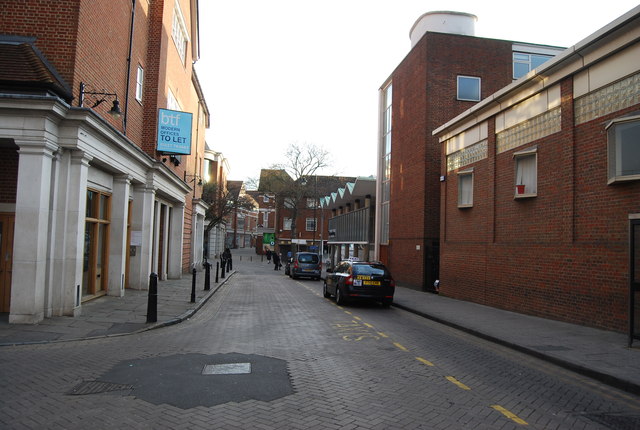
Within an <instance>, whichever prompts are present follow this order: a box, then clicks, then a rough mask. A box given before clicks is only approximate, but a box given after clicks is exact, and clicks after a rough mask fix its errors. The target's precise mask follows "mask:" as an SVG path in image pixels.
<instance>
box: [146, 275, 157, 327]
mask: <svg viewBox="0 0 640 430" xmlns="http://www.w3.org/2000/svg"><path fill="white" fill-rule="evenodd" d="M156 321H158V275H156V274H155V273H152V274H151V275H149V299H148V301H147V322H148V323H150V322H156Z"/></svg>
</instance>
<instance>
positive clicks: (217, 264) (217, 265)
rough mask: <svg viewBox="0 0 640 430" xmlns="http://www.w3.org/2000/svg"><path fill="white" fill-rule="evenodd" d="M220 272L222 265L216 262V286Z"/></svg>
mask: <svg viewBox="0 0 640 430" xmlns="http://www.w3.org/2000/svg"><path fill="white" fill-rule="evenodd" d="M218 270H220V263H218V262H217V261H216V284H217V283H218Z"/></svg>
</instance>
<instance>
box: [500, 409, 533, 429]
mask: <svg viewBox="0 0 640 430" xmlns="http://www.w3.org/2000/svg"><path fill="white" fill-rule="evenodd" d="M491 407H492V408H493V409H495V410H496V411H498V412H500V413H501V414H502V415H504V416H505V417H507V418H509V419H510V420H513V421H515V422H516V423H518V424H522V425H523V426H528V425H529V423H527V422H526V421H525V420H523V419H522V418H520V417H518V416H517V415H516V414H514V413H512V412H509V411H508V410H506V409H505V408H503V407H502V406H500V405H491Z"/></svg>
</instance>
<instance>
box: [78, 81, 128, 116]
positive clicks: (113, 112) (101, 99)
mask: <svg viewBox="0 0 640 430" xmlns="http://www.w3.org/2000/svg"><path fill="white" fill-rule="evenodd" d="M86 88H87V86H86V84H85V83H84V82H80V97H79V99H78V106H80V107H82V105H83V104H84V96H85V95H92V96H101V97H96V101H95V103H94V104H93V106H91V108H92V109H93V108H94V107H96V106H98V105H99V104H100V103H102V102H105V101H107V100H106V98H105V97H115V100H114V101H113V106H112V107H111V110H109V114H110V115H112V116H113V117H114V118H120V115H122V111H121V110H120V102H119V101H118V95H117V94H116V93H107V92H106V91H104V90H103V91H87V90H86Z"/></svg>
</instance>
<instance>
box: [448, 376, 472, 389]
mask: <svg viewBox="0 0 640 430" xmlns="http://www.w3.org/2000/svg"><path fill="white" fill-rule="evenodd" d="M446 378H447V381H449V382H452V383H454V384H456V385H457V386H458V387H460V388H462V389H463V390H470V389H471V388H469V387H467V386H466V385H464V384H463V383H462V382H460V381H458V380H457V379H456V378H454V377H453V376H447V377H446Z"/></svg>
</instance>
